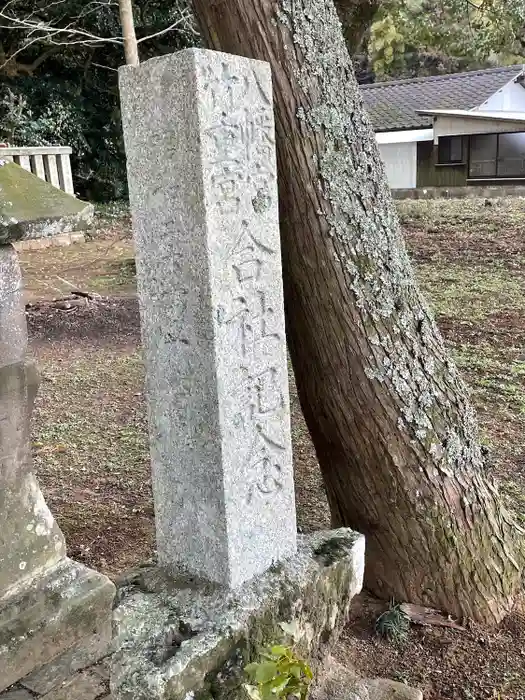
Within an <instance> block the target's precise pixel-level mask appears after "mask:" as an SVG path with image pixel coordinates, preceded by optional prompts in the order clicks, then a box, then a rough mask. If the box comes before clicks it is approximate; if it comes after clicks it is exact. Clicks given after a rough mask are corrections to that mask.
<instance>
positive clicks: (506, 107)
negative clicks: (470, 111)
mask: <svg viewBox="0 0 525 700" xmlns="http://www.w3.org/2000/svg"><path fill="white" fill-rule="evenodd" d="M492 110H494V111H500V110H501V111H503V112H525V88H523V87H521V85H520V84H519V83H515V82H514V81H511V82H510V83H507V84H506V85H505V86H504V87H502V88H501V90H498V92H495V93H494V94H493V95H491V96H490V97H489V99H488V100H486V101H485V102H483V104H482V105H480V106H479V107H478V108H477V109H476V111H480V112H484V111H492Z"/></svg>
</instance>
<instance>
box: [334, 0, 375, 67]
mask: <svg viewBox="0 0 525 700" xmlns="http://www.w3.org/2000/svg"><path fill="white" fill-rule="evenodd" d="M334 2H335V6H336V9H337V13H338V15H339V19H340V20H341V24H342V25H343V35H344V38H345V41H346V48H347V49H348V53H349V54H350V56H355V55H356V53H358V52H359V51H361V50H362V49H363V43H364V40H365V37H366V36H367V35H368V32H369V31H370V27H371V26H372V23H373V21H374V17H375V15H376V12H377V11H378V10H379V6H380V4H381V3H380V2H379V0H334Z"/></svg>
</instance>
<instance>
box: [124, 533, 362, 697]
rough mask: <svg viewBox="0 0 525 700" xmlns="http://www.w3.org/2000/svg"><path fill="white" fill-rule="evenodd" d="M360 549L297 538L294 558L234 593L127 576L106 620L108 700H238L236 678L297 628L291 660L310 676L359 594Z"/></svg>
mask: <svg viewBox="0 0 525 700" xmlns="http://www.w3.org/2000/svg"><path fill="white" fill-rule="evenodd" d="M364 549H365V542H364V538H363V537H362V536H361V535H358V534H356V533H354V532H352V531H351V530H346V529H342V530H335V531H331V532H319V533H315V534H313V535H309V536H303V537H301V538H300V541H299V551H298V554H297V555H296V556H294V557H292V558H289V559H286V560H284V561H282V562H280V563H279V564H277V565H275V566H274V567H272V568H271V569H270V570H269V571H267V572H266V573H265V574H263V575H261V576H258V577H256V578H254V579H253V580H251V581H249V582H247V583H246V584H244V585H243V586H242V588H240V589H237V590H233V591H232V590H226V589H224V588H213V587H211V586H210V585H204V584H199V582H197V581H188V580H187V581H179V582H174V581H173V580H171V581H170V580H169V578H168V577H165V575H164V574H163V573H162V571H160V570H159V569H156V568H154V567H151V568H144V569H143V570H140V571H138V572H137V573H135V574H134V575H130V576H129V577H128V578H127V579H126V580H124V581H123V582H122V585H121V587H120V591H119V598H120V600H119V603H118V605H117V607H116V609H115V613H114V633H115V635H116V637H115V638H114V642H113V644H114V648H115V649H116V652H115V654H114V655H113V657H112V660H111V694H112V698H113V699H114V700H183V698H193V697H195V698H197V697H199V698H200V697H202V698H206V697H211V696H213V698H221V697H225V696H226V695H227V696H228V698H229V700H235V699H236V698H241V697H243V696H244V695H243V694H244V689H243V688H242V684H243V683H244V682H245V680H246V679H245V678H244V674H243V671H242V669H243V668H244V666H245V665H246V664H247V663H249V662H251V661H253V660H255V659H258V658H259V657H258V655H259V652H260V650H261V648H262V647H263V646H265V645H266V644H269V643H276V642H280V641H281V640H282V639H283V631H282V629H281V627H280V625H281V623H283V622H286V623H290V622H292V621H293V622H295V623H296V624H297V626H298V629H299V630H300V631H301V632H302V637H301V639H300V641H299V642H298V644H297V647H296V649H297V653H298V654H299V655H301V656H302V657H303V658H304V659H307V660H308V661H309V662H310V664H311V665H312V667H313V668H316V667H317V666H318V664H319V662H320V661H321V659H322V658H323V656H324V654H325V653H327V652H328V651H329V649H330V648H331V646H332V644H333V643H334V642H335V641H336V640H337V638H338V636H339V633H340V631H341V629H342V627H343V625H344V623H345V621H346V619H347V615H348V610H349V606H350V602H351V600H352V598H353V597H354V596H355V595H356V594H357V593H359V591H360V590H361V587H362V582H363V572H364ZM188 694H189V695H188ZM192 694H193V695H192Z"/></svg>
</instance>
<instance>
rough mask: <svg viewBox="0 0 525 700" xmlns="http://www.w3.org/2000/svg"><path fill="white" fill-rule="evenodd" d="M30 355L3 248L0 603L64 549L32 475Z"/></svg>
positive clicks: (33, 374) (10, 261) (16, 275)
mask: <svg viewBox="0 0 525 700" xmlns="http://www.w3.org/2000/svg"><path fill="white" fill-rule="evenodd" d="M26 353H27V328H26V318H25V311H24V306H23V303H22V280H21V273H20V267H19V265H18V260H17V255H16V252H15V251H14V249H13V248H12V246H0V607H1V605H2V601H3V600H5V599H6V598H7V597H8V596H9V595H11V594H13V593H16V592H18V591H19V590H20V589H21V588H23V587H24V585H25V582H26V581H28V580H31V579H32V578H33V577H34V576H36V575H40V574H41V573H42V572H44V571H45V570H46V569H49V568H51V567H53V566H54V565H55V564H56V563H57V562H58V561H60V559H62V558H63V557H64V556H65V552H66V548H65V543H64V538H63V536H62V533H61V532H60V530H59V529H58V527H57V525H56V523H55V520H54V518H53V516H52V515H51V513H50V511H49V509H48V508H47V506H46V503H45V501H44V498H43V496H42V493H41V492H40V489H39V487H38V484H37V482H36V479H35V477H34V476H33V474H32V473H31V472H32V467H31V443H30V419H31V412H32V409H33V403H34V399H35V396H36V392H37V389H38V374H37V371H36V368H35V366H34V365H33V363H31V362H28V361H26V359H25V357H26ZM0 683H1V678H0Z"/></svg>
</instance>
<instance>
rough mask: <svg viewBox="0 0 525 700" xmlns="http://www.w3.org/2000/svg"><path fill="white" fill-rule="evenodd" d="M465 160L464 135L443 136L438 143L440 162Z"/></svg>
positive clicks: (448, 162) (449, 162) (461, 161)
mask: <svg viewBox="0 0 525 700" xmlns="http://www.w3.org/2000/svg"><path fill="white" fill-rule="evenodd" d="M463 162H464V157H463V136H443V137H441V138H440V139H439V145H438V163H439V164H440V165H449V164H454V163H463Z"/></svg>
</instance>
